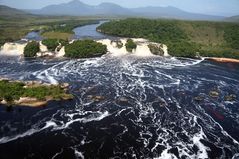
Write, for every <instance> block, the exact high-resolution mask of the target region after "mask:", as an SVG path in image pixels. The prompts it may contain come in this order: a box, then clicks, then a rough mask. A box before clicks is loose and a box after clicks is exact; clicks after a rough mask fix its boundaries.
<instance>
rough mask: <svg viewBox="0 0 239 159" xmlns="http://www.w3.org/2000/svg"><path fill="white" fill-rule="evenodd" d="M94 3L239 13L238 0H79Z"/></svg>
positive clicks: (40, 1)
mask: <svg viewBox="0 0 239 159" xmlns="http://www.w3.org/2000/svg"><path fill="white" fill-rule="evenodd" d="M69 1H71V0H0V4H5V5H8V6H11V7H15V8H20V9H38V8H42V7H44V6H47V5H49V4H59V3H64V2H69ZM81 1H82V2H84V3H87V4H91V5H96V4H99V3H101V2H113V3H117V4H119V5H121V6H123V7H128V8H135V7H143V6H174V7H177V8H180V9H183V10H185V11H189V12H196V13H204V14H214V15H225V16H231V15H239V0H81Z"/></svg>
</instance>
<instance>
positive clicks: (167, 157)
mask: <svg viewBox="0 0 239 159" xmlns="http://www.w3.org/2000/svg"><path fill="white" fill-rule="evenodd" d="M154 159H177V157H176V156H175V155H174V154H171V153H168V149H165V150H164V151H163V152H162V153H161V155H160V157H157V158H154Z"/></svg>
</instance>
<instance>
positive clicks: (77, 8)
mask: <svg viewBox="0 0 239 159" xmlns="http://www.w3.org/2000/svg"><path fill="white" fill-rule="evenodd" d="M26 11H28V12H30V13H33V14H41V15H70V16H88V15H106V16H109V15H129V14H132V13H131V11H130V10H129V9H126V8H123V7H121V6H119V5H116V4H113V3H102V4H100V5H98V6H91V5H88V4H85V3H83V2H81V1H78V0H73V1H71V2H69V3H62V4H59V5H50V6H47V7H44V8H42V9H39V10H26Z"/></svg>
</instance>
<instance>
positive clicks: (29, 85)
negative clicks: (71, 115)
mask: <svg viewBox="0 0 239 159" xmlns="http://www.w3.org/2000/svg"><path fill="white" fill-rule="evenodd" d="M0 82H1V88H2V89H4V87H15V88H16V89H18V91H20V90H27V89H28V90H29V89H30V91H34V92H35V94H34V95H32V94H30V95H29V94H28V95H27V93H21V94H18V93H16V94H12V95H15V96H18V98H12V99H11V100H9V99H8V98H6V97H5V96H4V93H3V92H1V93H2V94H1V95H2V96H0V104H1V105H3V106H7V107H9V106H14V107H15V106H16V107H22V106H26V107H31V108H38V107H43V106H46V105H47V104H48V102H50V101H61V100H62V101H67V100H72V99H73V98H74V97H73V95H72V94H70V93H69V84H68V83H60V84H55V85H53V84H48V83H43V82H41V81H18V80H11V79H7V78H1V77H0ZM19 89H20V90H19ZM54 89H55V90H56V91H55V92H53V93H52V92H51V91H52V90H54ZM42 90H43V91H44V92H43V93H44V94H45V95H44V96H42V97H41V98H39V97H38V96H37V95H36V93H37V92H38V91H42ZM9 91H11V90H9ZM54 93H56V94H54Z"/></svg>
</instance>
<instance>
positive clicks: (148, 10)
mask: <svg viewBox="0 0 239 159" xmlns="http://www.w3.org/2000/svg"><path fill="white" fill-rule="evenodd" d="M133 11H134V12H136V13H139V14H140V15H143V16H147V17H162V18H173V19H189V20H222V19H223V18H224V17H223V16H213V15H204V14H197V13H190V12H186V11H183V10H181V9H178V8H176V7H171V6H168V7H142V8H135V9H133Z"/></svg>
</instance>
